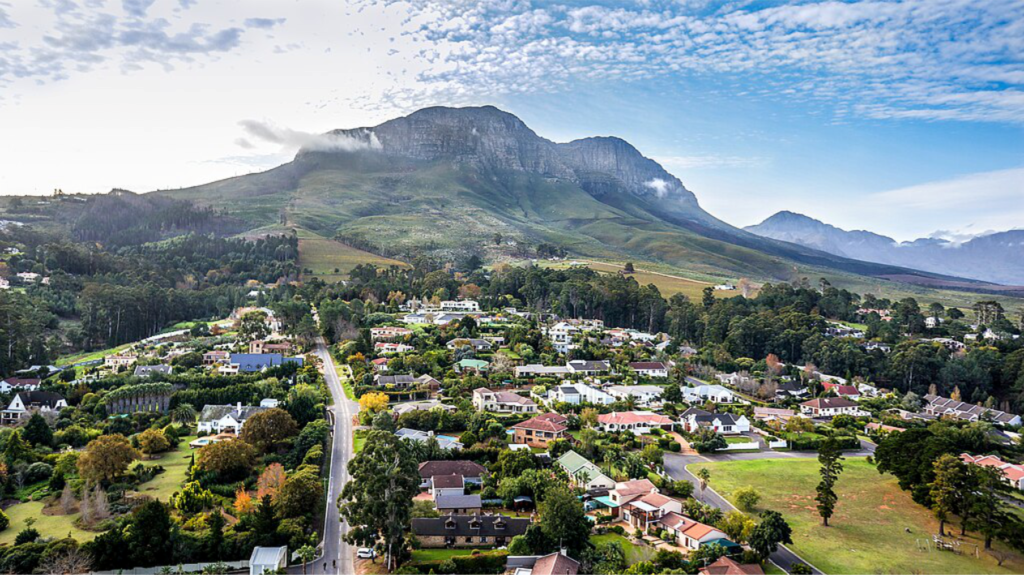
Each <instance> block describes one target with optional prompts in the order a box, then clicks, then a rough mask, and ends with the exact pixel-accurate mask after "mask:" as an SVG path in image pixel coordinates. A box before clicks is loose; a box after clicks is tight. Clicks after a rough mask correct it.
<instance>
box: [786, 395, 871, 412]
mask: <svg viewBox="0 0 1024 575" xmlns="http://www.w3.org/2000/svg"><path fill="white" fill-rule="evenodd" d="M800 412H801V413H803V414H804V415H809V416H811V417H835V416H837V415H840V414H844V415H852V416H854V417H862V416H867V415H871V414H870V413H868V412H866V411H862V410H861V409H860V407H859V406H858V405H857V403H856V402H855V401H851V400H849V399H846V398H845V397H821V398H816V399H812V400H810V401H805V402H803V403H801V404H800Z"/></svg>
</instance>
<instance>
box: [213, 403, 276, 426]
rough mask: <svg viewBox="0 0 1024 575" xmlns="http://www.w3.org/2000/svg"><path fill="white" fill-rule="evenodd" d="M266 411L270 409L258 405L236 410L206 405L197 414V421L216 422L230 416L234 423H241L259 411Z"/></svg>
mask: <svg viewBox="0 0 1024 575" xmlns="http://www.w3.org/2000/svg"><path fill="white" fill-rule="evenodd" d="M267 409H270V408H269V407H260V406H258V405H243V406H242V409H238V406H237V405H207V406H206V407H203V411H201V412H200V413H199V421H201V422H210V421H217V420H220V419H222V418H224V417H226V416H228V415H230V416H231V417H232V418H234V420H235V421H237V422H239V423H242V422H244V421H245V420H246V419H249V418H250V417H252V416H253V415H255V414H257V413H259V412H261V411H266V410H267Z"/></svg>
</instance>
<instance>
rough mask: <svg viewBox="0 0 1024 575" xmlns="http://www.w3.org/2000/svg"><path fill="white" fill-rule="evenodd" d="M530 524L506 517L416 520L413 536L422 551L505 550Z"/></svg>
mask: <svg viewBox="0 0 1024 575" xmlns="http://www.w3.org/2000/svg"><path fill="white" fill-rule="evenodd" d="M531 523H532V522H531V520H530V519H528V518H520V517H505V516H504V515H448V516H445V517H416V518H413V520H412V533H413V535H415V536H416V539H418V540H419V542H420V545H421V546H422V547H425V548H428V549H437V548H443V547H491V546H493V547H503V546H505V545H507V544H508V543H509V542H511V541H512V538H513V537H515V536H516V535H523V534H525V533H526V529H527V527H529V526H530V524H531Z"/></svg>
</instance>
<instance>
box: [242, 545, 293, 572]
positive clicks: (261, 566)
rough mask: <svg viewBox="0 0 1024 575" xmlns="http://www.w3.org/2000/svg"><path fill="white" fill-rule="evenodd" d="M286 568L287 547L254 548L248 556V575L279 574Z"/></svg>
mask: <svg viewBox="0 0 1024 575" xmlns="http://www.w3.org/2000/svg"><path fill="white" fill-rule="evenodd" d="M287 567H288V547H254V548H253V550H252V555H250V556H249V575H263V574H264V573H280V572H282V571H284V570H285V568H287Z"/></svg>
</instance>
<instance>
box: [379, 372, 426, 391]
mask: <svg viewBox="0 0 1024 575" xmlns="http://www.w3.org/2000/svg"><path fill="white" fill-rule="evenodd" d="M415 383H416V378H415V377H413V375H412V374H411V373H408V374H400V375H380V374H377V375H374V376H373V385H376V386H378V387H392V388H396V389H406V388H408V387H409V386H410V385H414V384H415Z"/></svg>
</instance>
